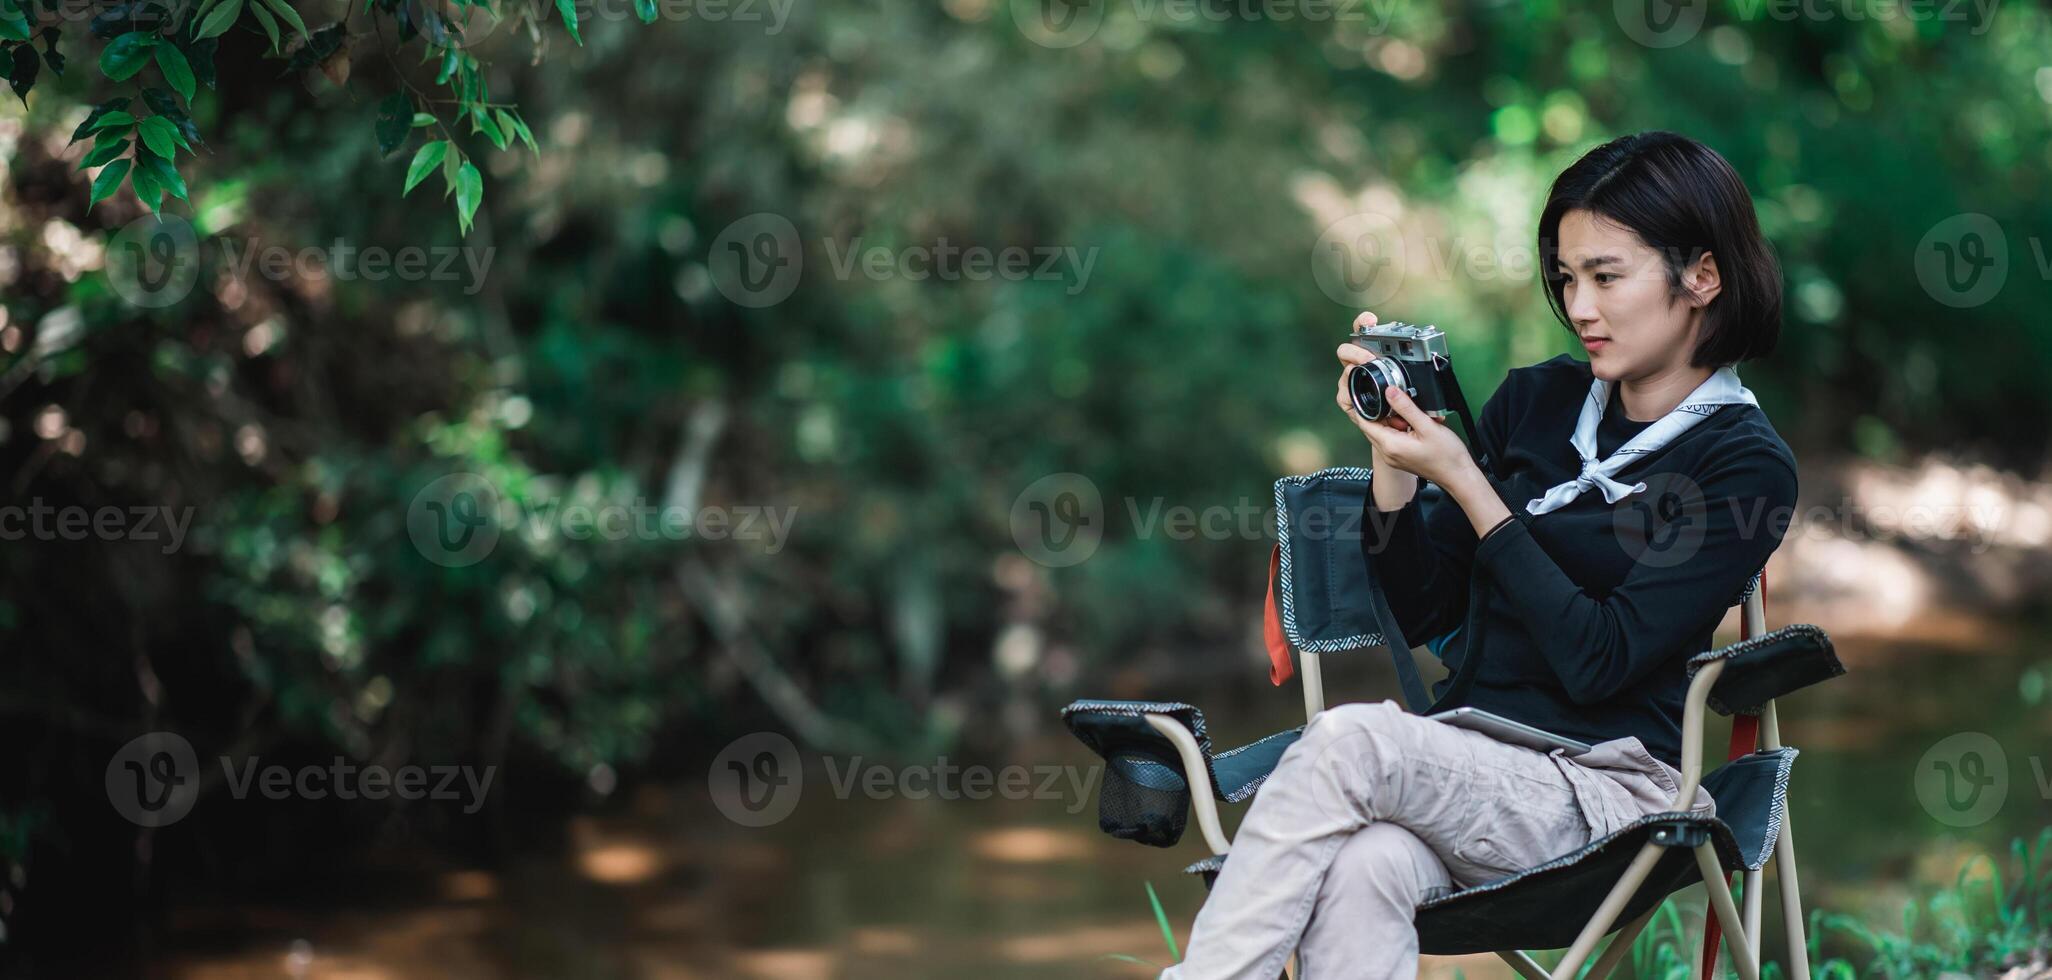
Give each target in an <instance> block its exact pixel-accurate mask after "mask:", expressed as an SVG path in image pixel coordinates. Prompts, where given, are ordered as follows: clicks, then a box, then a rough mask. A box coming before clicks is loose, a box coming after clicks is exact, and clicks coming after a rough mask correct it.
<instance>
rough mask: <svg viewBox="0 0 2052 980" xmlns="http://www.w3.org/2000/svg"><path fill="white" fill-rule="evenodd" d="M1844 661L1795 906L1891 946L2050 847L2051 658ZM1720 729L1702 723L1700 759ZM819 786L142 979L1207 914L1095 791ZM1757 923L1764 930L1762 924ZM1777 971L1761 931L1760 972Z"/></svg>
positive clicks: (988, 940)
mask: <svg viewBox="0 0 2052 980" xmlns="http://www.w3.org/2000/svg"><path fill="white" fill-rule="evenodd" d="M1839 647H1840V652H1841V655H1842V656H1843V657H1844V658H1845V659H1846V660H1847V662H1848V664H1849V665H1850V666H1851V667H1852V672H1851V673H1850V674H1849V675H1848V676H1846V677H1843V678H1840V679H1838V680H1835V681H1833V682H1830V683H1827V684H1824V685H1821V686H1819V687H1817V688H1815V689H1812V690H1809V691H1805V692H1803V693H1801V694H1798V695H1796V696H1793V697H1791V698H1787V699H1784V701H1783V702H1782V706H1781V707H1782V714H1783V722H1782V724H1783V730H1784V737H1785V739H1786V740H1787V741H1788V742H1789V743H1790V744H1793V745H1797V746H1799V747H1800V748H1801V749H1802V750H1803V754H1802V756H1801V758H1800V760H1799V761H1798V763H1797V767H1796V771H1795V773H1796V774H1795V781H1794V795H1793V799H1792V809H1791V814H1792V819H1793V825H1794V829H1795V834H1796V840H1797V842H1798V845H1799V850H1800V854H1801V867H1802V872H1803V877H1802V881H1803V884H1804V886H1805V889H1804V890H1805V896H1806V900H1807V901H1808V902H1809V903H1811V904H1812V905H1813V906H1815V905H1817V904H1822V905H1824V906H1827V907H1830V908H1832V909H1834V910H1837V911H1845V912H1855V913H1859V914H1861V915H1864V916H1866V917H1867V918H1868V919H1869V921H1872V922H1875V923H1878V924H1883V925H1887V924H1894V923H1900V921H1901V908H1902V904H1903V902H1904V901H1905V900H1906V899H1907V898H1908V897H1909V896H1911V895H1912V894H1913V893H1915V892H1917V891H1918V890H1921V889H1927V888H1928V887H1930V886H1933V885H1939V884H1947V883H1950V882H1951V880H1952V877H1953V875H1954V874H1955V872H1956V871H1957V869H1958V868H1959V867H1960V866H1961V864H1962V863H1963V862H1964V861H1965V860H1966V859H1967V858H1968V857H1970V856H1971V855H1973V854H1975V853H1981V852H1992V853H1995V854H2002V853H2004V851H2005V849H2006V847H2007V843H2008V841H2009V840H2010V838H2012V837H2014V836H2018V835H2026V834H2031V833H2034V832H2035V831H2036V830H2037V829H2038V828H2040V827H2043V826H2046V825H2048V824H2052V803H2048V801H2047V799H2046V796H2047V794H2046V792H2045V791H2044V789H2045V788H2044V787H2042V786H2041V785H2040V775H2039V774H2040V773H2041V772H2043V771H2044V770H2045V768H2046V766H2047V765H2048V764H2052V758H2048V757H2052V711H2048V710H2047V709H2046V705H2047V703H2048V702H2052V693H2048V692H2047V690H2046V688H2047V687H2052V683H2048V682H2052V657H2048V655H2047V653H2046V651H2045V648H2044V647H2043V645H2042V644H2041V643H2039V642H2037V641H2036V640H2035V639H2034V638H2033V639H2026V640H2017V639H2000V638H1991V637H1987V636H1981V637H1977V638H1975V639H1974V641H1973V642H1964V643H1943V642H1927V643H1913V642H1907V641H1900V640H1897V641H1862V640H1857V639H1847V638H1843V637H1841V638H1839ZM1379 668H1380V665H1379V664H1374V663H1367V662H1361V663H1351V664H1339V665H1335V669H1334V670H1333V671H1332V674H1333V677H1332V679H1331V682H1330V687H1329V690H1331V691H1333V692H1334V694H1335V695H1336V696H1335V698H1334V700H1355V699H1360V698H1362V697H1370V698H1373V697H1380V696H1382V695H1383V693H1384V692H1387V691H1389V690H1391V689H1393V685H1391V684H1390V683H1389V680H1388V678H1387V677H1386V676H1385V675H1384V674H1383V673H1382V672H1381V670H1380V669H1379ZM1348 695H1352V697H1348ZM1297 697H1298V696H1297V694H1296V693H1295V689H1294V688H1293V687H1292V688H1286V689H1283V690H1274V689H1269V688H1268V687H1267V685H1266V683H1265V680H1259V681H1257V680H1255V679H1250V683H1249V685H1248V687H1247V688H1246V689H1245V690H1243V691H1238V692H1234V693H1233V694H1232V695H1231V696H1217V697H1214V698H1212V699H1209V700H1207V699H1204V698H1194V699H1192V700H1194V701H1195V702H1196V703H1198V704H1199V705H1200V706H1205V707H1206V708H1207V712H1208V714H1209V715H1210V716H1211V720H1212V727H1213V729H1214V737H1215V739H1216V740H1217V741H1218V742H1219V744H1221V745H1230V744H1239V743H1240V742H1242V741H1245V740H1248V739H1251V738H1253V737H1256V736H1258V735H1261V734H1265V733H1267V732H1269V731H1274V730H1278V729H1281V728H1284V727H1289V726H1290V725H1293V724H1296V723H1298V722H1299V721H1301V716H1300V715H1299V714H1297V712H1299V711H1300V706H1299V702H1298V700H1297ZM1049 715H1050V719H1052V713H1051V712H1050V713H1049ZM1725 731H1726V727H1725V725H1724V722H1723V720H1722V719H1716V720H1714V721H1713V734H1712V737H1713V744H1715V745H1722V744H1723V742H1724V738H1725ZM1962 731H1978V732H1983V733H1986V734H1988V735H1990V736H1992V737H1993V738H1994V739H1995V741H1996V743H1997V744H1998V745H2000V746H2001V747H2002V749H2003V750H2004V752H2005V753H2006V755H2007V764H2006V766H2005V767H2003V770H2004V774H2005V775H2006V777H2007V783H2006V790H2007V798H2006V802H2005V803H2004V804H2003V805H2002V806H2001V807H2000V808H1999V809H1998V810H1997V811H1996V812H1995V813H1994V814H1993V815H1992V816H1991V817H1990V819H1988V820H1987V821H1986V822H1984V823H1980V824H1977V825H1975V826H1972V827H1968V828H1953V827H1948V826H1946V825H1945V824H1944V823H1941V822H1940V821H1939V820H1938V819H1937V818H1935V817H1934V816H1933V814H1932V812H1931V811H1929V810H1927V809H1926V808H1925V806H1924V805H1923V804H1921V803H1920V802H1919V801H1918V798H1917V795H1916V793H1915V792H1914V790H1913V788H1912V774H1913V771H1914V770H1915V767H1916V766H1917V765H1918V763H1919V759H1920V757H1921V756H1922V755H1923V754H1924V752H1925V751H1926V750H1927V749H1929V748H1931V746H1933V745H1934V744H1936V743H1937V742H1938V741H1939V740H1940V739H1942V738H1945V737H1947V736H1950V735H1953V734H1955V733H1958V732H1962ZM848 761H849V760H846V759H837V760H836V767H837V771H841V772H845V771H846V768H847V763H848ZM1004 761H1010V762H1013V763H1017V764H1021V765H1029V766H1030V765H1037V764H1047V763H1055V764H1064V765H1069V766H1075V767H1082V768H1083V769H1088V767H1090V766H1092V765H1093V764H1094V763H1095V762H1096V759H1095V758H1094V757H1093V756H1090V755H1089V754H1088V753H1087V752H1086V751H1085V750H1084V749H1083V748H1082V747H1081V746H1080V745H1078V744H1076V743H1075V742H1074V741H1073V740H1071V739H1069V738H1068V737H1067V736H1066V734H1064V733H1062V732H1061V731H1060V730H1059V727H1058V726H1055V725H1050V727H1049V729H1048V730H1047V731H1046V732H1044V734H1043V735H1042V736H1040V737H1038V738H1036V739H1031V740H1028V742H1027V743H1026V744H1023V745H1022V746H1020V748H1019V749H1018V750H1017V751H1016V754H1015V755H1014V756H1013V758H1012V759H1010V760H998V762H1000V763H1002V762H1004ZM830 775H831V774H830V773H828V772H826V771H825V767H824V766H823V765H821V764H820V760H819V759H817V758H816V757H810V756H808V770H807V772H806V775H805V780H806V781H805V784H804V796H803V798H802V801H801V802H800V804H799V806H798V807H797V809H796V811H795V812H794V813H793V814H792V815H791V817H790V818H788V819H786V820H784V821H783V822H781V823H779V824H776V825H774V826H771V827H767V828H763V829H747V828H743V827H740V826H738V825H736V824H734V823H732V822H730V821H728V820H726V819H724V818H722V817H721V816H720V814H719V813H718V812H717V811H716V810H715V808H714V807H713V805H712V804H711V801H710V799H709V798H708V796H707V794H706V791H705V787H704V786H703V785H702V784H699V785H679V786H674V787H671V788H669V789H668V790H666V791H645V792H642V793H640V794H638V795H637V796H636V798H635V799H634V800H632V801H630V805H629V806H627V807H624V808H622V811H623V812H619V813H615V814H612V815H608V816H605V817H586V818H579V819H578V820H576V821H575V822H574V823H573V825H572V827H571V828H570V835H569V836H570V840H571V842H572V846H571V848H570V849H569V853H567V854H565V855H561V856H554V857H547V858H540V857H534V858H527V859H524V860H520V861H516V862H515V863H513V864H512V865H511V866H509V867H507V868H505V869H502V870H500V871H498V872H496V873H487V872H484V871H479V870H468V869H461V868H433V866H432V865H431V864H428V863H425V862H424V861H409V860H407V859H404V858H395V859H394V860H393V861H391V862H390V865H389V867H388V868H387V869H385V870H383V871H376V870H372V871H367V872H366V874H372V873H376V874H391V875H394V876H396V878H397V879H402V880H403V881H404V882H405V883H406V887H405V888H403V889H402V888H386V889H380V888H372V889H368V890H365V889H357V890H354V891H353V893H355V894H363V893H365V892H366V891H368V893H370V894H378V895H384V896H386V897H381V898H377V899H368V900H359V901H340V900H338V901H336V902H332V903H315V904H314V905H313V906H310V907H306V908H304V909H302V910H299V911H292V912H285V911H279V910H276V909H266V908H243V907H236V906H202V907H191V908H185V909H182V910H180V911H179V912H178V913H177V914H176V915H175V916H174V918H173V920H172V922H173V929H172V934H171V936H170V937H169V941H170V946H171V949H172V955H171V956H170V957H169V958H168V959H167V960H166V961H165V962H163V963H161V964H159V965H161V966H163V967H165V968H166V972H168V973H170V974H171V975H175V976H184V977H193V978H208V980H213V978H231V977H236V978H239V977H277V976H317V977H348V978H366V980H369V978H385V977H402V976H405V977H411V976H493V975H518V976H535V977H601V978H610V977H620V978H630V977H632V978H650V980H655V978H686V977H764V978H769V977H788V978H825V977H904V976H951V977H952V976H981V977H1041V976H1059V977H1096V976H1104V977H1123V976H1148V975H1151V974H1152V973H1153V972H1154V971H1153V970H1152V969H1150V968H1148V967H1145V966H1139V965H1135V964H1131V963H1127V962H1123V961H1120V960H1117V959H1111V958H1108V957H1110V956H1113V955H1117V954H1125V955H1130V956H1137V957H1140V958H1142V959H1146V960H1149V961H1152V962H1154V963H1156V964H1160V963H1164V962H1166V960H1167V954H1166V949H1165V946H1164V943H1163V940H1162V936H1161V933H1160V930H1159V929H1158V928H1157V926H1156V925H1155V924H1154V921H1153V917H1152V915H1151V913H1150V911H1149V906H1148V902H1147V898H1146V893H1145V891H1144V890H1143V889H1144V884H1143V883H1145V882H1153V883H1154V885H1155V887H1156V888H1157V889H1158V890H1159V892H1160V894H1161V897H1162V900H1163V902H1164V904H1165V906H1166V908H1167V911H1168V914H1169V917H1170V919H1171V921H1172V922H1174V923H1175V924H1176V928H1177V932H1178V935H1177V942H1178V943H1181V942H1183V941H1184V940H1185V939H1186V938H1187V934H1186V933H1187V929H1188V924H1189V922H1190V920H1191V918H1192V916H1193V915H1194V914H1195V911H1196V909H1197V907H1198V905H1199V904H1200V902H1201V901H1202V899H1203V888H1202V885H1201V884H1200V883H1198V882H1197V881H1196V880H1195V879H1190V878H1186V877H1184V876H1182V875H1180V874H1178V873H1177V872H1178V869H1179V868H1181V867H1182V866H1183V865H1184V864H1186V863H1187V862H1189V861H1192V860H1195V859H1197V858H1199V857H1202V856H1203V855H1204V853H1205V851H1204V847H1203V844H1202V842H1201V840H1200V839H1199V835H1198V833H1197V832H1196V830H1195V828H1194V826H1193V827H1192V829H1191V830H1190V832H1189V833H1188V834H1187V835H1186V837H1185V839H1184V840H1183V841H1182V843H1180V844H1179V845H1178V846H1177V847H1175V848H1173V849H1170V850H1167V851H1162V850H1156V849H1153V848H1147V847H1142V846H1139V845H1135V844H1132V843H1129V842H1125V841H1117V840H1112V839H1110V838H1108V837H1104V836H1102V835H1100V834H1099V833H1098V832H1097V830H1096V811H1095V807H1096V798H1095V793H1094V784H1092V786H1093V789H1092V791H1091V792H1090V793H1089V794H1087V795H1085V796H1084V797H1082V798H1080V799H1079V798H1077V796H1076V794H1075V793H1074V792H1073V790H1069V789H1063V790H1061V791H1060V792H1058V793H1056V794H1054V796H1053V798H1046V799H1025V800H1013V799H1001V798H992V799H985V800H969V799H958V800H953V801H947V800H939V799H923V800H915V799H905V798H901V797H895V796H894V797H893V798H888V799H880V800H878V799H867V798H865V797H864V796H863V794H862V793H861V792H860V791H859V790H858V791H857V792H855V793H854V794H853V795H852V796H851V797H850V798H848V799H839V798H836V795H835V794H834V792H833V789H832V786H831V779H830V778H829V777H830ZM1032 782H1033V783H1034V786H1035V788H1036V789H1037V788H1039V784H1040V782H1041V780H1040V778H1038V777H1035V778H1033V780H1032ZM1063 785H1066V784H1063ZM1236 819H1237V814H1235V815H1234V816H1233V817H1232V818H1229V821H1228V827H1229V829H1230V826H1231V824H1232V821H1233V820H1236ZM427 869H432V870H427ZM393 893H398V894H410V895H412V896H414V897H411V898H407V899H396V898H391V897H389V895H391V894H393ZM1699 894H1700V889H1696V890H1692V891H1691V892H1685V893H1684V895H1690V896H1692V897H1691V899H1690V901H1689V907H1691V908H1700V898H1699V897H1694V896H1699ZM1770 894H1771V893H1770ZM1768 913H1769V918H1768V921H1770V922H1773V921H1778V920H1777V919H1776V917H1775V912H1774V908H1773V905H1772V903H1771V902H1770V905H1769V909H1768ZM1781 950H1782V947H1781V939H1780V935H1779V931H1778V930H1776V929H1772V928H1770V941H1769V946H1768V953H1769V956H1770V958H1774V959H1781V958H1783V957H1784V955H1785V954H1784V953H1783V952H1782V951H1781ZM1457 969H1458V970H1460V971H1462V972H1463V973H1464V974H1465V975H1466V976H1468V977H1494V976H1509V975H1510V974H1509V973H1508V972H1507V971H1506V970H1504V969H1503V968H1502V967H1501V965H1500V964H1499V963H1497V962H1496V961H1495V960H1494V959H1493V958H1489V957H1470V958H1463V959H1460V960H1432V961H1430V962H1428V964H1427V968H1426V975H1427V976H1442V977H1450V976H1453V975H1454V973H1455V971H1456V970H1457Z"/></svg>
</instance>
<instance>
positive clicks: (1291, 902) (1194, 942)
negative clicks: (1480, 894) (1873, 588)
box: [1161, 701, 1715, 980]
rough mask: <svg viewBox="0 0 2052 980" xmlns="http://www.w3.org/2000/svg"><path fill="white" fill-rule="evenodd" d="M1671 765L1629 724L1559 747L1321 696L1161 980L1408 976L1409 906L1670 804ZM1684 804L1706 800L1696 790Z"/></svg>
mask: <svg viewBox="0 0 2052 980" xmlns="http://www.w3.org/2000/svg"><path fill="white" fill-rule="evenodd" d="M1680 781H1681V774H1680V773H1679V772H1677V771H1676V770H1675V769H1674V767H1672V766H1669V765H1667V764H1666V763H1664V762H1661V761H1660V760H1658V759H1655V758H1654V757H1653V756H1652V754H1651V753H1649V752H1647V751H1646V748H1645V746H1644V745H1643V744H1641V743H1640V741H1639V740H1638V738H1637V737H1636V736H1626V737H1624V738H1618V739H1612V740H1610V741H1607V742H1602V743H1599V744H1597V745H1596V746H1595V747H1594V749H1593V750H1592V751H1590V752H1588V753H1586V754H1584V755H1581V756H1576V757H1573V758H1570V757H1568V756H1566V755H1564V754H1562V753H1560V752H1554V753H1552V754H1547V753H1543V752H1539V751H1536V750H1533V749H1528V748H1523V747H1521V746H1516V745H1510V744H1507V743H1504V742H1499V741H1497V740H1495V739H1493V738H1490V737H1489V736H1487V735H1483V734H1480V733H1478V732H1471V731H1467V730H1466V729H1460V728H1455V727H1453V726H1451V725H1447V724H1444V723H1442V722H1437V721H1432V720H1430V719H1427V718H1424V717H1421V716H1419V715H1414V714H1410V713H1408V712H1406V711H1404V710H1403V709H1402V708H1400V707H1398V706H1397V704H1396V702H1394V701H1382V702H1378V703H1373V704H1345V705H1339V706H1337V707H1333V708H1329V709H1327V710H1326V711H1324V712H1322V713H1320V714H1319V715H1318V717H1317V718H1315V719H1313V720H1312V722H1311V723H1310V724H1309V725H1307V726H1305V729H1304V735H1303V737H1302V738H1301V739H1300V740H1299V741H1298V742H1297V743H1296V744H1295V745H1292V746H1291V747H1290V748H1289V750H1288V751H1286V752H1284V753H1283V756H1282V760H1281V761H1280V762H1279V763H1278V764H1277V765H1276V768H1275V771H1274V772H1273V773H1272V774H1270V775H1269V777H1268V780H1267V781H1266V782H1264V783H1263V784H1262V785H1261V790H1260V792H1259V793H1258V794H1257V795H1256V796H1255V798H1254V803H1253V805H1252V807H1251V808H1250V809H1249V810H1248V811H1247V816H1246V819H1245V820H1244V821H1243V822H1242V823H1241V825H1240V829H1239V833H1238V834H1237V835H1236V836H1235V838H1234V840H1233V848H1232V854H1231V855H1230V857H1229V858H1228V859H1227V860H1226V862H1225V867H1224V869H1223V870H1221V871H1220V872H1219V876H1218V881H1217V882H1216V884H1215V885H1214V887H1213V888H1212V892H1211V896H1210V898H1209V899H1208V900H1206V902H1205V904H1204V908H1203V909H1202V910H1201V911H1200V912H1199V913H1198V915H1197V922H1196V925H1195V927H1194V929H1193V931H1192V934H1191V937H1190V944H1189V949H1188V951H1187V952H1186V953H1185V955H1184V957H1183V962H1181V963H1179V964H1177V965H1175V966H1172V967H1170V968H1168V969H1167V970H1166V971H1164V972H1163V973H1162V974H1161V975H1162V977H1163V978H1164V980H1171V978H1173V980H1227V978H1234V980H1275V978H1276V977H1277V976H1279V975H1280V974H1281V973H1282V968H1283V964H1284V963H1285V962H1286V961H1287V960H1288V959H1289V956H1290V954H1291V952H1293V951H1294V952H1295V953H1296V954H1297V957H1298V966H1299V970H1300V975H1301V977H1303V978H1304V980H1335V978H1340V977H1373V978H1384V977H1395V978H1412V977H1415V976H1416V975H1417V971H1418V934H1417V931H1416V929H1415V928H1413V926H1412V924H1411V920H1412V918H1413V916H1414V914H1415V912H1416V910H1417V907H1418V905H1419V903H1421V902H1424V901H1426V900H1428V899H1431V898H1434V897H1437V896H1440V895H1444V894H1446V893H1448V892H1449V891H1452V890H1455V889H1458V888H1465V887H1468V886H1471V885H1477V884H1481V883H1482V882H1485V881H1492V880H1495V879H1497V878H1501V877H1504V876H1506V875H1509V874H1513V873H1515V872H1517V871H1520V870H1522V869H1524V868H1529V867H1531V866H1533V865H1536V864H1540V863H1542V862H1545V861H1547V860H1550V859H1552V858H1555V857H1559V856H1560V855H1562V854H1566V853H1568V852H1570V851H1573V850H1576V849H1578V848H1580V847H1582V846H1584V845H1586V844H1588V843H1589V842H1590V841H1591V840H1595V839H1598V838H1600V837H1603V836H1604V835H1607V834H1609V833H1611V832H1612V831H1614V830H1616V829H1617V828H1619V827H1621V826H1623V825H1624V824H1626V823H1629V822H1631V821H1632V820H1635V819H1637V818H1639V817H1641V816H1644V815H1646V814H1650V813H1661V812H1666V811H1667V810H1668V809H1670V805H1671V803H1672V801H1673V800H1674V796H1675V794H1676V793H1679V792H1680V791H1681V786H1680ZM1691 808H1692V809H1694V810H1696V811H1697V812H1701V813H1712V812H1714V811H1715V803H1714V802H1713V801H1712V800H1711V799H1710V794H1709V793H1708V792H1706V791H1704V790H1703V789H1701V788H1698V789H1697V790H1696V798H1695V801H1694V804H1693V806H1692V807H1691Z"/></svg>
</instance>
